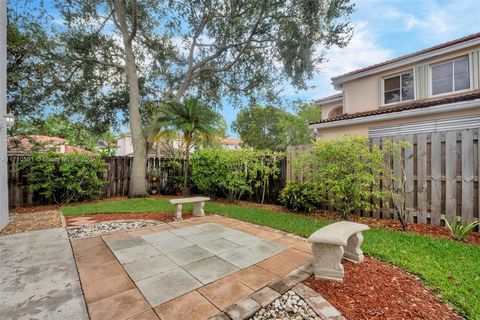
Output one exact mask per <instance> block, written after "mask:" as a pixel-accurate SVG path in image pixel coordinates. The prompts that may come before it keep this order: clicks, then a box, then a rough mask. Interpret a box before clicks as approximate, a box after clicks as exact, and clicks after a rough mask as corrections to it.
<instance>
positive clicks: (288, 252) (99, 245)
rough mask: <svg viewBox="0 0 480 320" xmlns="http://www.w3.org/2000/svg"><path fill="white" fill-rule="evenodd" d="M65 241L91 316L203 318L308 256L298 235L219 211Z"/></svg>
mask: <svg viewBox="0 0 480 320" xmlns="http://www.w3.org/2000/svg"><path fill="white" fill-rule="evenodd" d="M72 247H73V250H74V254H75V258H76V260H77V265H78V269H79V274H80V280H81V283H82V288H83V291H84V295H85V299H86V301H87V308H88V310H89V314H90V318H91V319H92V320H96V319H102V320H105V319H117V320H127V319H129V320H131V319H147V320H148V319H159V318H160V319H162V320H165V319H208V318H209V317H211V316H213V315H215V314H217V313H219V312H221V311H224V310H225V309H226V308H228V307H229V306H231V305H232V304H234V303H236V302H238V301H239V300H242V299H244V298H246V297H248V296H250V295H251V294H253V293H254V292H255V291H258V290H260V289H262V288H264V287H265V286H267V285H269V284H271V283H273V282H275V281H277V280H278V279H279V278H281V277H282V276H283V275H285V274H286V273H289V272H290V271H292V270H294V269H296V268H298V267H299V266H300V265H303V264H304V263H306V262H307V261H308V260H309V259H310V258H311V253H310V246H309V245H308V243H306V242H305V241H302V240H300V239H297V238H294V237H290V236H288V235H286V234H284V233H281V232H275V231H272V230H267V229H266V228H262V227H258V226H255V225H251V224H248V223H244V222H241V221H238V220H234V219H229V218H224V217H219V216H207V217H201V218H192V219H188V220H185V221H182V222H176V223H170V224H168V225H165V226H161V227H154V228H153V227H149V228H145V229H144V230H142V229H141V230H136V231H133V232H118V233H113V234H109V235H104V236H102V237H95V238H89V239H84V240H74V241H72ZM278 264H281V265H280V266H279V265H278ZM152 309H153V310H152Z"/></svg>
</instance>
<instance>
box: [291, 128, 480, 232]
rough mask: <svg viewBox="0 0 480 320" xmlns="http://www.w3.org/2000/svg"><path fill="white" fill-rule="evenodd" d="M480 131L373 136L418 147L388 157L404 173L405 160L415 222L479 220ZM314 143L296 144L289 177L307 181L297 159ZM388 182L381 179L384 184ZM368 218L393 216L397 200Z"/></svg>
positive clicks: (409, 203)
mask: <svg viewBox="0 0 480 320" xmlns="http://www.w3.org/2000/svg"><path fill="white" fill-rule="evenodd" d="M479 130H480V129H468V130H461V131H447V132H434V133H422V134H414V135H405V136H395V137H384V138H372V139H370V141H371V143H373V144H377V145H379V146H380V147H381V146H382V144H383V142H384V141H385V140H396V141H400V140H406V141H408V142H409V143H410V145H411V146H412V147H411V148H407V149H405V150H404V152H402V158H401V159H399V158H397V159H394V158H393V157H389V158H388V159H385V167H387V168H391V169H393V171H394V174H395V175H396V176H397V177H399V176H400V175H401V163H400V162H399V161H402V162H403V164H404V168H405V176H406V190H405V191H406V207H407V208H411V211H410V213H409V220H410V221H411V222H418V223H430V224H434V225H443V223H444V222H443V220H444V219H447V220H448V221H452V219H453V218H454V217H461V219H462V221H463V222H471V221H473V220H476V219H479V218H480V217H479V206H480V190H479V183H478V181H479V172H480V161H479V158H480V148H479V144H478V137H479ZM310 148H311V145H305V146H298V147H290V148H289V149H288V151H287V179H290V180H295V181H304V179H305V176H304V174H303V172H302V168H295V166H293V165H292V163H294V162H295V159H296V158H298V157H299V156H300V155H301V154H303V153H304V152H306V151H308V150H310ZM386 183H388V182H387V181H380V182H379V186H380V188H383V187H384V186H385V185H386ZM362 214H363V215H365V216H373V217H376V218H384V219H390V218H392V216H393V208H392V207H391V202H388V201H383V202H380V210H378V211H376V212H364V213H362Z"/></svg>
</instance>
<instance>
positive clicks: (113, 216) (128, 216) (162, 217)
mask: <svg viewBox="0 0 480 320" xmlns="http://www.w3.org/2000/svg"><path fill="white" fill-rule="evenodd" d="M192 216H193V214H192V213H188V212H186V213H185V212H184V213H182V217H183V219H184V220H186V219H189V218H191V217H192ZM80 217H88V218H90V221H92V222H94V223H95V222H103V221H112V220H136V219H139V220H157V221H161V222H172V221H174V219H173V213H159V212H144V213H100V214H89V215H81V216H72V217H65V220H66V222H67V226H72V222H74V221H75V218H80Z"/></svg>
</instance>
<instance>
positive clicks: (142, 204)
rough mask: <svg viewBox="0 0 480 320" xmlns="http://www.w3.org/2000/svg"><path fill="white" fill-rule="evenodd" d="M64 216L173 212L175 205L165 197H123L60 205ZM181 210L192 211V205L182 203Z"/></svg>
mask: <svg viewBox="0 0 480 320" xmlns="http://www.w3.org/2000/svg"><path fill="white" fill-rule="evenodd" d="M61 210H62V213H63V215H64V216H66V217H68V216H78V215H82V214H97V213H139V212H172V213H173V212H175V207H174V206H173V205H171V204H170V203H169V202H168V200H167V199H150V198H140V199H125V200H117V201H105V202H99V203H89V204H81V205H72V206H65V207H62V209H61ZM183 211H184V212H187V211H192V205H189V204H187V205H184V206H183Z"/></svg>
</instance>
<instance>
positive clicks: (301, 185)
mask: <svg viewBox="0 0 480 320" xmlns="http://www.w3.org/2000/svg"><path fill="white" fill-rule="evenodd" d="M278 200H279V201H280V202H281V203H282V204H283V205H284V206H285V207H287V208H289V209H292V210H294V211H307V212H311V211H313V210H315V209H317V208H318V207H319V205H320V203H321V200H322V199H321V196H320V193H319V191H318V190H317V186H316V185H315V184H314V183H311V182H297V181H289V182H288V183H287V185H286V186H285V188H284V189H283V190H282V192H281V193H280V197H279V199H278Z"/></svg>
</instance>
